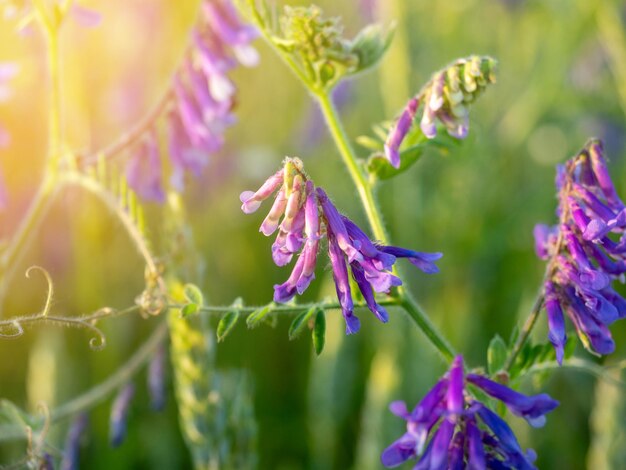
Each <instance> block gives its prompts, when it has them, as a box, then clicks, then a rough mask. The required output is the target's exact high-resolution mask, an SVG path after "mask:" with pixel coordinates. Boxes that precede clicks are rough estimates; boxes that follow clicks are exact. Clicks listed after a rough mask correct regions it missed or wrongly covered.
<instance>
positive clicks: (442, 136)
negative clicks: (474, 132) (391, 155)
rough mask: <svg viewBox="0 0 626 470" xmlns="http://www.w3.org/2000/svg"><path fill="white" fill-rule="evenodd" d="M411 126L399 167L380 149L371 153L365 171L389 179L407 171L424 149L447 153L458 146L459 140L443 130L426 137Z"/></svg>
mask: <svg viewBox="0 0 626 470" xmlns="http://www.w3.org/2000/svg"><path fill="white" fill-rule="evenodd" d="M413 128H414V130H413V131H412V132H411V133H410V135H408V136H407V137H406V138H405V144H406V145H408V146H407V147H406V148H405V149H404V150H402V151H401V152H400V168H394V167H393V166H391V163H389V161H388V160H387V159H386V158H385V156H384V155H383V153H382V151H381V152H378V153H375V154H374V155H372V156H371V157H370V159H369V160H368V162H367V171H368V172H369V173H370V175H372V176H374V177H376V178H378V179H381V180H386V179H390V178H393V177H395V176H398V175H399V174H401V173H404V172H405V171H407V170H408V169H409V168H410V167H411V166H413V165H414V164H415V163H416V162H417V161H418V160H419V159H420V157H421V156H422V155H423V154H424V151H425V150H428V149H435V150H437V151H438V152H440V153H442V154H447V153H449V152H450V150H452V149H453V148H455V147H458V146H459V141H458V140H457V139H455V138H454V137H451V136H449V135H448V134H447V133H446V132H445V131H440V132H438V133H437V136H436V137H435V138H434V139H427V138H426V137H425V136H424V134H422V131H421V129H420V128H419V126H413Z"/></svg>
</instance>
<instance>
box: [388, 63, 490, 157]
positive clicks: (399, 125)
mask: <svg viewBox="0 0 626 470" xmlns="http://www.w3.org/2000/svg"><path fill="white" fill-rule="evenodd" d="M495 66H496V62H495V60H494V59H492V58H491V57H479V56H471V57H468V58H466V59H459V60H457V61H456V62H454V63H453V64H451V65H449V66H448V67H446V68H445V69H443V70H440V71H439V72H437V73H435V74H434V75H433V77H432V78H431V80H430V81H429V82H428V83H427V84H426V85H425V86H424V88H423V89H422V91H420V93H419V94H418V95H417V96H415V97H414V98H411V99H410V100H409V102H408V103H407V105H406V107H405V108H404V111H403V112H402V114H401V115H400V117H399V119H398V120H397V122H396V124H395V126H394V127H393V129H392V130H391V132H390V133H389V135H388V137H387V141H386V142H385V156H386V158H387V159H388V160H389V163H391V165H393V166H394V167H395V168H398V167H399V166H400V145H401V144H402V142H403V141H404V138H405V137H406V136H407V134H408V132H409V130H410V129H411V126H412V125H413V121H414V120H415V117H416V114H417V111H418V108H419V107H420V104H423V112H422V117H421V120H420V128H421V130H422V133H423V134H424V136H426V137H427V138H428V139H432V138H434V137H435V136H436V135H437V121H439V122H441V124H442V125H443V126H444V127H445V128H446V130H447V131H448V134H450V135H451V136H452V137H455V138H457V139H464V138H465V137H467V133H468V131H469V105H470V104H471V103H472V102H474V100H475V99H476V98H477V97H478V96H479V95H480V94H481V93H482V91H483V90H484V89H485V88H486V86H487V85H488V84H489V83H495V81H496V79H495Z"/></svg>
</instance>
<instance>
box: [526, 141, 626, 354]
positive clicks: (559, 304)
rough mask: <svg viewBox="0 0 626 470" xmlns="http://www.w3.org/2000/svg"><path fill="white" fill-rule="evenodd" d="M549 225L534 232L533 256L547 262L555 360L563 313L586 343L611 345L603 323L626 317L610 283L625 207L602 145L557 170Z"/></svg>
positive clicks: (620, 275) (622, 242) (620, 269)
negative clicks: (553, 211)
mask: <svg viewBox="0 0 626 470" xmlns="http://www.w3.org/2000/svg"><path fill="white" fill-rule="evenodd" d="M556 186H557V191H558V200H559V204H558V208H557V216H558V217H559V222H558V224H557V225H555V226H554V227H548V226H546V225H541V224H540V225H537V226H536V227H535V230H534V235H535V248H536V252H537V256H539V257H540V258H541V259H544V260H549V263H548V267H547V276H546V282H545V285H544V294H545V309H546V314H547V317H548V327H549V331H550V332H549V339H550V342H551V343H552V344H553V345H554V347H555V349H556V352H557V360H558V361H559V363H561V362H562V360H563V348H564V346H565V344H566V341H567V336H566V333H565V321H564V312H565V314H567V316H568V317H569V318H570V320H571V321H572V323H573V324H574V327H575V329H576V332H577V333H578V337H579V338H580V339H581V341H582V342H583V344H584V345H585V347H586V348H587V349H588V350H590V351H591V352H593V353H596V354H610V353H612V352H613V350H614V349H615V343H614V341H613V338H612V337H611V332H610V331H609V329H608V326H609V325H610V324H611V323H613V322H614V321H615V320H618V319H620V318H624V317H626V300H624V299H623V298H622V296H620V295H619V294H618V293H617V292H616V291H615V290H614V289H613V287H612V283H613V281H614V280H616V279H618V280H620V281H622V282H623V281H624V273H626V235H625V228H626V207H625V206H624V204H623V202H622V201H621V199H620V198H619V196H618V195H617V192H616V191H615V187H614V185H613V182H612V181H611V177H610V176H609V172H608V169H607V164H606V160H605V158H604V151H603V148H602V143H601V142H600V141H597V140H590V141H589V142H588V143H587V145H586V146H585V148H584V149H583V150H582V151H581V152H580V153H579V154H578V155H576V156H575V157H573V158H572V159H570V160H569V161H568V162H567V163H566V164H565V165H563V166H559V167H558V169H557V179H556Z"/></svg>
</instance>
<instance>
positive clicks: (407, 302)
mask: <svg viewBox="0 0 626 470" xmlns="http://www.w3.org/2000/svg"><path fill="white" fill-rule="evenodd" d="M314 96H315V97H316V98H317V100H318V102H319V104H320V107H321V109H322V114H323V115H324V118H325V120H326V124H327V125H328V129H329V130H330V133H331V135H332V136H333V140H334V141H335V144H336V145H337V148H338V149H339V153H340V154H341V158H342V159H343V162H344V163H345V165H346V168H348V172H349V173H350V176H351V177H352V181H353V182H354V185H355V186H356V188H357V191H358V193H359V196H360V198H361V203H362V204H363V208H364V209H365V213H366V215H367V219H368V221H369V223H370V226H371V227H372V232H373V233H374V236H375V237H376V238H377V239H378V241H380V242H381V243H383V244H389V241H388V236H387V232H386V230H385V226H384V224H383V221H382V218H381V216H380V210H379V208H378V204H377V202H376V197H375V195H374V191H373V189H372V186H371V185H370V183H369V181H368V179H367V178H366V176H365V174H364V173H363V170H361V168H360V167H359V163H358V161H357V158H356V154H355V152H354V150H353V148H352V146H351V145H350V141H349V139H348V136H347V134H346V132H345V130H344V128H343V125H342V123H341V119H340V118H339V115H338V113H337V110H336V109H335V106H334V105H333V102H332V100H331V98H330V95H329V94H328V93H326V92H320V93H315V94H314ZM394 272H395V269H394ZM397 297H398V301H399V304H400V305H402V307H404V309H405V311H406V312H407V313H408V315H409V316H410V317H411V319H412V320H413V321H414V322H415V324H416V325H417V327H418V328H419V329H420V330H422V332H423V333H424V335H425V336H426V337H427V338H428V340H429V341H430V342H431V343H432V345H433V346H434V347H435V348H436V349H437V351H439V353H440V354H441V355H442V356H443V358H444V359H445V360H446V361H448V362H451V361H452V360H453V359H454V356H455V355H456V353H455V352H454V349H453V348H452V346H450V343H448V341H447V340H446V338H445V337H444V336H443V335H442V334H441V333H440V332H439V331H438V330H437V328H436V327H435V325H433V323H432V322H431V321H430V319H429V318H428V316H427V315H426V314H425V313H424V312H423V311H422V309H421V307H420V306H419V304H418V303H417V301H416V300H415V299H414V298H413V297H412V296H411V294H410V293H409V292H408V291H407V290H406V289H404V288H402V287H399V288H398V293H397Z"/></svg>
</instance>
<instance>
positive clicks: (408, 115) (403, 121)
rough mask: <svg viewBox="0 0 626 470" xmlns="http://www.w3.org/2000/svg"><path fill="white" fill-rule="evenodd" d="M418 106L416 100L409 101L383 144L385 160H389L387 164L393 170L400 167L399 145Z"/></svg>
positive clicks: (411, 122) (409, 126)
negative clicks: (389, 164)
mask: <svg viewBox="0 0 626 470" xmlns="http://www.w3.org/2000/svg"><path fill="white" fill-rule="evenodd" d="M418 106H419V100H418V99H417V98H411V99H410V100H409V102H408V103H407V105H406V107H405V108H404V111H403V112H402V114H401V115H400V118H399V119H398V122H397V123H396V125H395V127H394V129H393V131H392V132H391V133H390V134H389V137H387V142H385V156H386V157H387V160H389V163H391V165H392V166H393V167H395V168H399V167H400V152H399V148H400V144H401V143H402V141H403V140H404V137H405V136H406V135H407V133H408V132H409V129H410V128H411V125H412V124H413V119H415V113H416V112H417V108H418Z"/></svg>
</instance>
